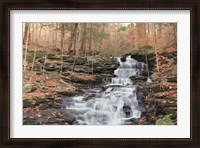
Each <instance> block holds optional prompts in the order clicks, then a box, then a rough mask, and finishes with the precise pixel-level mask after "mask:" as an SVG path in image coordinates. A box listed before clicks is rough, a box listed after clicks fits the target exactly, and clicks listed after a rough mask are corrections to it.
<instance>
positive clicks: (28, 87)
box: [23, 84, 37, 93]
mask: <svg viewBox="0 0 200 148" xmlns="http://www.w3.org/2000/svg"><path fill="white" fill-rule="evenodd" d="M36 89H37V88H36V87H35V86H34V85H33V84H25V85H24V86H23V92H26V93H30V92H33V91H35V90H36Z"/></svg>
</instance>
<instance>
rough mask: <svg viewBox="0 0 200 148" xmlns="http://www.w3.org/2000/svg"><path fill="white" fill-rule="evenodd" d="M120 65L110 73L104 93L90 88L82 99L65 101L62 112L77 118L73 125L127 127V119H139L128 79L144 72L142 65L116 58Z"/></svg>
mask: <svg viewBox="0 0 200 148" xmlns="http://www.w3.org/2000/svg"><path fill="white" fill-rule="evenodd" d="M118 61H119V63H120V66H119V67H118V69H116V70H115V71H114V74H115V75H116V76H117V77H115V78H112V80H111V82H110V83H109V84H108V85H107V86H106V87H107V89H106V90H105V91H101V90H100V89H90V90H89V91H87V92H86V95H85V96H78V97H73V98H71V99H69V100H68V101H66V109H67V110H68V111H71V112H72V113H73V114H74V115H75V116H76V118H77V124H84V125H85V124H86V125H120V124H129V122H130V120H131V119H134V118H135V119H137V118H140V115H141V111H140V109H139V105H138V101H137V88H136V86H134V85H133V82H132V81H131V79H130V77H131V76H134V75H137V74H140V73H141V71H144V70H146V69H147V68H146V67H147V66H146V64H144V63H141V62H137V61H136V60H134V59H132V58H130V56H129V57H127V58H126V61H125V62H121V59H120V58H118Z"/></svg>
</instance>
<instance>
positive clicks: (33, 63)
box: [29, 47, 36, 83]
mask: <svg viewBox="0 0 200 148" xmlns="http://www.w3.org/2000/svg"><path fill="white" fill-rule="evenodd" d="M35 57H36V47H35V52H34V56H33V62H32V66H31V72H30V79H29V83H31V80H32V73H33V68H34V65H35Z"/></svg>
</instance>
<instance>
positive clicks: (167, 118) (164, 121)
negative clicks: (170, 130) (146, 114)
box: [156, 114, 173, 125]
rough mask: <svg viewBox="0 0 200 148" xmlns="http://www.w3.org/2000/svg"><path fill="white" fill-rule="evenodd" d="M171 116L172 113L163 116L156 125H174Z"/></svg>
mask: <svg viewBox="0 0 200 148" xmlns="http://www.w3.org/2000/svg"><path fill="white" fill-rule="evenodd" d="M171 116H172V115H171V114H170V115H165V116H164V117H163V118H160V119H158V120H156V125H173V122H172V119H171Z"/></svg>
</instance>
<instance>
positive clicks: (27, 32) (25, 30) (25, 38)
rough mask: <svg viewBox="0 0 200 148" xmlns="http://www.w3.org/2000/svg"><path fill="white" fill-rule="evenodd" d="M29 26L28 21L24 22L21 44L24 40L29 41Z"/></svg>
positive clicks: (24, 42)
mask: <svg viewBox="0 0 200 148" xmlns="http://www.w3.org/2000/svg"><path fill="white" fill-rule="evenodd" d="M27 35H28V38H27ZM30 38H31V36H30V27H29V23H25V27H24V36H23V44H26V41H27V42H28V44H29V42H30Z"/></svg>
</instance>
